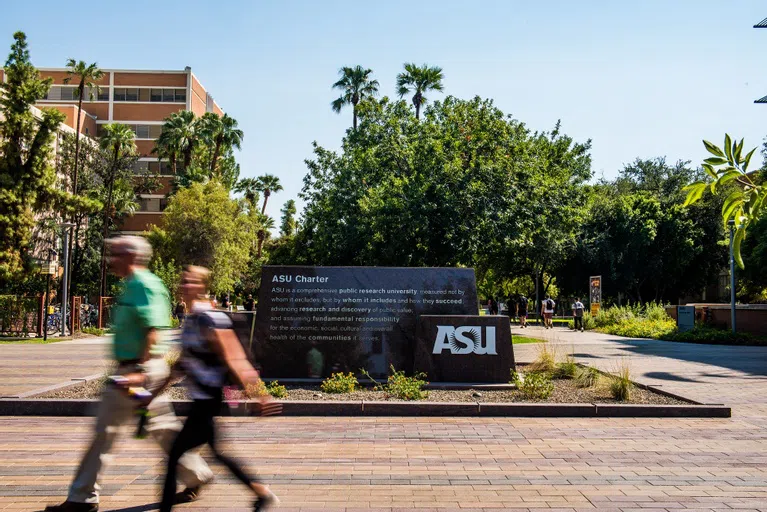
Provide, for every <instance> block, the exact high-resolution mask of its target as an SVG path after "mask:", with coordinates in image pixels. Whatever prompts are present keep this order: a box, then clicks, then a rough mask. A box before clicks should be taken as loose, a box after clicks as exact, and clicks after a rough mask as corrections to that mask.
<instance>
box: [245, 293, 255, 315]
mask: <svg viewBox="0 0 767 512" xmlns="http://www.w3.org/2000/svg"><path fill="white" fill-rule="evenodd" d="M255 309H256V301H255V300H253V295H252V294H250V293H249V294H248V298H247V299H246V300H245V311H253V310H255Z"/></svg>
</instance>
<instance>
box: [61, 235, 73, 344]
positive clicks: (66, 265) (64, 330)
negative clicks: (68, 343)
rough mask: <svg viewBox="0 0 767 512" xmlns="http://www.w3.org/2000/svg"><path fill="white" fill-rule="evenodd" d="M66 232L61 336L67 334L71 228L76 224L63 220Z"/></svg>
mask: <svg viewBox="0 0 767 512" xmlns="http://www.w3.org/2000/svg"><path fill="white" fill-rule="evenodd" d="M59 225H60V226H61V228H62V231H63V233H64V247H63V251H64V252H63V256H64V277H63V278H62V285H61V336H66V335H67V306H68V301H69V297H67V281H68V280H69V228H71V227H73V226H74V224H72V223H71V222H62V223H61V224H59Z"/></svg>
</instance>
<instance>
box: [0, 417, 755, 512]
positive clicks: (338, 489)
mask: <svg viewBox="0 0 767 512" xmlns="http://www.w3.org/2000/svg"><path fill="white" fill-rule="evenodd" d="M221 424H222V425H223V432H224V437H225V438H226V439H227V440H228V441H229V442H231V443H235V444H236V449H235V447H234V446H232V445H231V444H225V445H224V447H225V449H227V450H230V451H232V452H233V453H235V454H236V455H238V456H239V457H241V458H242V459H243V460H246V461H247V462H248V465H249V466H250V467H251V468H252V469H256V468H257V469H258V470H259V472H260V474H261V475H262V477H263V478H264V479H265V480H266V481H267V482H269V483H270V484H271V485H272V486H273V489H274V490H275V492H277V493H278V494H279V495H280V496H281V497H282V499H283V508H281V509H280V510H285V511H294V512H295V511H298V510H301V511H310V510H311V511H314V510H318V511H319V510H332V511H338V510H346V511H351V510H365V511H368V510H382V511H383V510H386V511H391V510H411V509H420V510H462V511H465V510H472V509H482V510H495V511H500V510H539V509H547V510H567V511H573V510H602V511H632V510H645V511H646V510H678V509H688V510H689V509H693V510H732V509H740V510H752V511H754V510H759V509H762V510H764V509H767V469H765V463H766V462H767V442H765V441H767V430H765V429H764V428H762V427H757V426H755V425H754V424H752V423H749V422H744V421H741V420H738V419H732V420H678V419H669V420H649V419H644V420H642V419H588V420H580V419H526V418H516V419H470V418H454V419H444V418H431V419H429V418H423V419H414V418H344V419H343V421H339V420H338V419H336V418H270V419H267V420H252V419H240V418H229V419H226V420H224V421H222V422H221ZM90 426H91V420H89V419H85V418H66V419H61V418H56V419H47V418H2V419H0V475H2V478H0V510H39V509H41V508H42V507H43V505H44V504H45V503H50V502H52V501H55V500H56V499H58V498H61V497H62V496H63V495H64V494H65V493H66V488H67V485H68V483H69V480H70V478H71V475H72V472H73V471H74V469H75V464H76V462H77V458H78V457H79V455H80V454H81V452H82V449H83V447H84V446H85V443H86V442H87V440H88V438H89V437H90ZM215 470H216V473H217V480H216V483H215V484H213V485H211V486H210V487H209V488H208V489H207V492H206V493H205V494H204V496H203V499H201V500H200V501H199V502H197V503H194V504H190V505H184V506H179V507H178V509H179V510H186V509H194V510H200V509H202V510H211V511H214V510H215V511H219V510H242V511H244V510H248V508H247V506H248V504H249V499H248V496H247V494H246V493H245V492H244V491H243V489H242V488H241V487H240V486H239V485H238V483H237V482H236V481H235V480H233V479H232V478H231V477H230V476H229V475H228V474H226V473H225V472H224V470H223V469H221V468H219V467H216V468H215ZM162 472H163V465H162V457H161V454H160V452H159V451H158V450H157V449H156V448H155V446H154V445H153V443H152V442H150V441H138V440H134V439H127V436H126V438H125V439H124V440H123V441H122V442H120V443H119V446H118V450H117V453H116V459H115V461H114V463H113V464H112V465H111V466H110V467H109V469H108V471H107V472H106V475H105V478H104V481H103V487H104V488H103V492H104V497H103V501H102V510H112V511H121V512H139V511H146V510H154V509H155V508H156V502H157V494H158V492H159V486H160V478H161V474H162Z"/></svg>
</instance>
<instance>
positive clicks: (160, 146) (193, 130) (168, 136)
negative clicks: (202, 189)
mask: <svg viewBox="0 0 767 512" xmlns="http://www.w3.org/2000/svg"><path fill="white" fill-rule="evenodd" d="M198 128H199V122H198V120H197V118H196V117H195V115H194V112H192V111H191V110H182V111H181V112H174V113H173V114H171V115H169V116H168V117H166V118H165V124H163V125H162V132H161V133H160V136H159V137H158V138H157V142H156V143H155V144H156V150H155V152H156V153H157V154H158V155H164V156H165V157H166V158H168V159H170V158H171V157H173V159H174V160H173V161H171V167H172V168H173V172H174V174H175V172H176V160H177V159H178V158H179V157H181V158H182V159H183V164H184V169H189V165H190V164H191V163H192V154H193V152H194V148H195V147H196V146H197V144H198V142H199V141H198Z"/></svg>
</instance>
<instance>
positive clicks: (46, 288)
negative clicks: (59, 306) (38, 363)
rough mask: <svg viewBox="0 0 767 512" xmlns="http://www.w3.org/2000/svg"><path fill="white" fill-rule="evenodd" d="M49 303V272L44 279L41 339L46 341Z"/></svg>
mask: <svg viewBox="0 0 767 512" xmlns="http://www.w3.org/2000/svg"><path fill="white" fill-rule="evenodd" d="M50 303H51V274H50V273H49V274H48V277H47V278H46V280H45V306H44V307H45V316H44V320H43V341H48V306H49V305H50Z"/></svg>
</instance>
